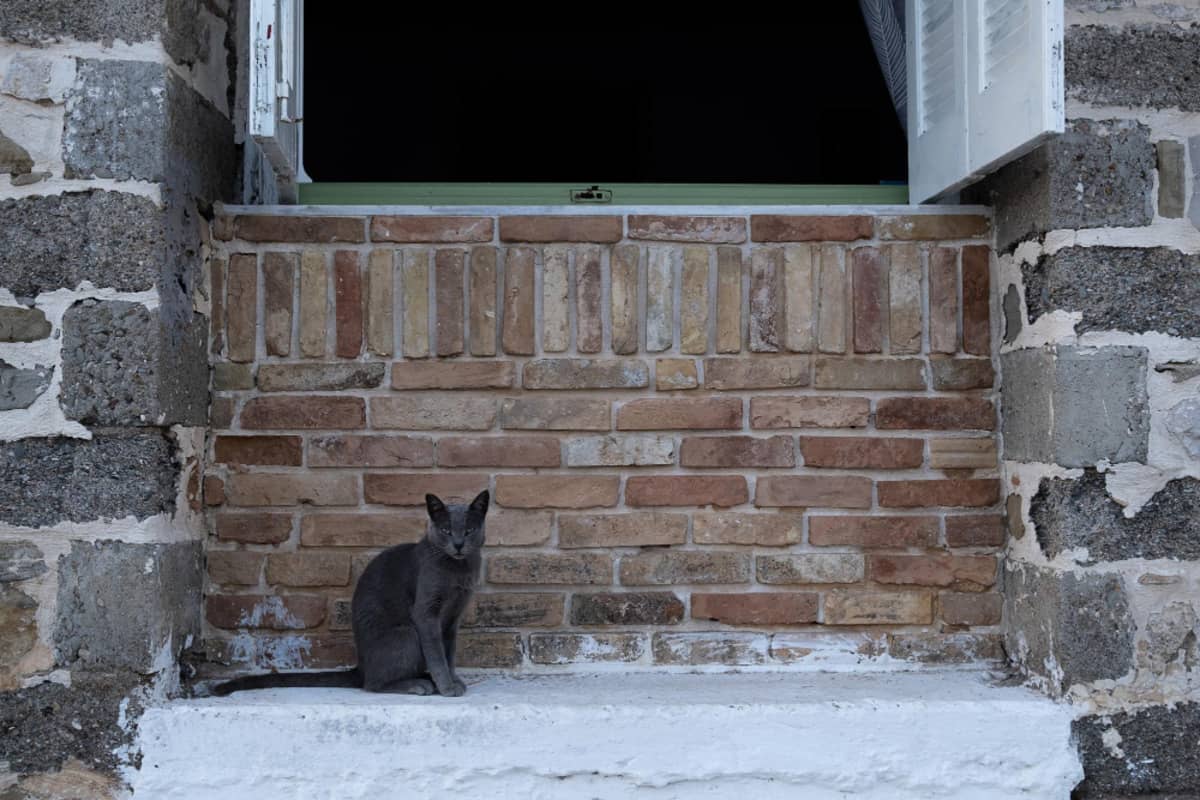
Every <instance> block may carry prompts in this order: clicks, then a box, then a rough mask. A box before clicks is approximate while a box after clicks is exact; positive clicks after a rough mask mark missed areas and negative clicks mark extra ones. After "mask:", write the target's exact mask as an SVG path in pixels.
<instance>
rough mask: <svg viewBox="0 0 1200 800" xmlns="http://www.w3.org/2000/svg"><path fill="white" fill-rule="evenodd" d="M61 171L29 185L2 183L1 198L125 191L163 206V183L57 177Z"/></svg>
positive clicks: (0, 187)
mask: <svg viewBox="0 0 1200 800" xmlns="http://www.w3.org/2000/svg"><path fill="white" fill-rule="evenodd" d="M56 175H61V172H60V173H52V174H51V176H50V177H49V178H47V179H45V180H42V181H38V182H37V183H31V184H29V185H28V186H13V185H11V183H10V184H3V183H0V200H8V199H12V198H18V199H19V198H22V197H35V196H38V197H45V196H48V195H55V194H67V193H68V192H91V191H106V192H124V193H126V194H133V195H137V196H138V197H145V198H147V199H149V200H151V201H153V202H154V204H155V205H157V206H159V207H160V208H161V207H162V204H163V200H162V184H158V183H150V182H149V181H118V180H113V179H111V178H95V179H89V180H82V179H75V178H62V177H56Z"/></svg>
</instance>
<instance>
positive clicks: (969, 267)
mask: <svg viewBox="0 0 1200 800" xmlns="http://www.w3.org/2000/svg"><path fill="white" fill-rule="evenodd" d="M990 256H991V249H990V248H988V247H987V245H982V244H975V245H968V246H966V247H964V248H963V249H962V306H963V321H962V326H963V331H962V334H963V350H965V351H966V352H968V353H971V354H972V355H976V356H986V355H990V354H991V352H992V331H991V320H990V315H989V312H988V303H989V301H990V289H989V285H990V282H989V279H988V275H989V272H990V266H989V260H990Z"/></svg>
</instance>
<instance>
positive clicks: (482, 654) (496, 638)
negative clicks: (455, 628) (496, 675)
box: [455, 631, 524, 669]
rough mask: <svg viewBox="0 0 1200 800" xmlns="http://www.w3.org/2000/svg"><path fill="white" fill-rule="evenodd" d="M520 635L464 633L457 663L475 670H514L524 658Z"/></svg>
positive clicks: (459, 638)
mask: <svg viewBox="0 0 1200 800" xmlns="http://www.w3.org/2000/svg"><path fill="white" fill-rule="evenodd" d="M523 653H524V648H523V647H522V646H521V634H519V633H479V632H475V631H471V632H466V633H462V634H460V635H459V637H458V651H457V654H456V656H455V662H456V664H457V666H459V667H467V668H469V669H470V668H474V669H512V668H513V667H516V666H519V665H520V664H521V661H522V660H523V658H524V656H523Z"/></svg>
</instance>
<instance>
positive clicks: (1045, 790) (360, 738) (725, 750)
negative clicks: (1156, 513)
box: [125, 671, 1082, 800]
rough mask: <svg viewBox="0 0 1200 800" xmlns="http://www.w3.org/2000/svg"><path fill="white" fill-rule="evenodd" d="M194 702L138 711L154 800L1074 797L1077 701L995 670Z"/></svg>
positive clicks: (282, 693)
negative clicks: (1061, 701)
mask: <svg viewBox="0 0 1200 800" xmlns="http://www.w3.org/2000/svg"><path fill="white" fill-rule="evenodd" d="M468 680H469V683H470V684H471V688H470V690H469V691H468V693H467V694H466V695H465V696H464V697H461V698H455V699H448V698H442V697H427V698H422V697H408V696H395V695H373V694H368V693H365V692H361V691H357V690H337V689H326V690H322V689H311V690H272V691H260V692H247V693H240V694H237V695H234V696H232V697H229V698H220V699H217V698H213V699H200V700H188V701H176V702H173V703H169V704H166V705H163V706H159V707H153V708H150V709H148V710H147V711H146V713H145V714H144V715H143V716H142V717H141V719H140V720H139V722H138V745H139V746H140V748H141V751H142V761H141V765H142V768H141V770H135V769H133V768H132V767H129V768H127V771H126V774H125V777H126V778H127V780H128V781H129V783H130V784H131V786H132V788H133V791H134V794H135V796H138V797H141V796H143V795H144V796H147V797H155V798H188V800H204V799H205V798H221V799H222V800H237V798H254V799H255V800H257V799H258V798H262V797H306V798H314V799H316V798H345V799H346V800H353V799H354V798H375V797H385V796H395V795H397V792H400V793H401V794H402V795H403V796H404V797H406V798H412V799H413V800H417V799H419V798H426V797H439V798H441V797H445V796H447V795H456V796H469V797H505V798H508V797H533V798H550V797H553V798H589V799H590V798H600V799H603V800H608V799H610V798H629V797H657V798H679V799H681V800H682V799H683V798H693V797H709V798H711V797H735V796H747V797H755V798H763V800H775V799H776V798H795V797H804V798H814V799H815V800H823V799H824V798H830V799H832V798H844V797H847V796H854V797H861V798H867V799H870V798H888V799H889V800H900V799H902V798H918V797H920V798H930V797H971V798H1001V797H1004V798H1007V797H1012V796H1015V795H1018V794H1021V795H1026V796H1031V797H1064V798H1065V797H1066V796H1067V795H1068V794H1069V792H1070V790H1071V788H1072V787H1073V786H1074V785H1075V783H1076V782H1077V781H1078V780H1079V779H1080V778H1081V777H1082V770H1081V768H1080V766H1079V763H1078V760H1077V758H1078V757H1077V755H1076V753H1075V748H1074V746H1073V745H1072V744H1071V741H1070V721H1071V717H1072V713H1071V710H1070V709H1069V708H1067V707H1064V706H1062V705H1056V704H1055V703H1053V702H1051V701H1050V700H1047V699H1045V698H1043V697H1039V696H1037V695H1036V694H1034V693H1032V692H1030V691H1028V690H1027V689H1024V688H1020V687H1000V686H996V685H992V684H990V683H989V682H988V680H987V679H986V677H985V676H984V675H982V674H980V673H963V672H957V673H951V672H937V671H929V672H924V673H912V674H905V675H883V676H880V675H874V676H866V675H835V674H814V675H806V676H803V677H801V676H795V675H791V676H785V675H777V674H776V675H721V676H701V675H661V674H654V675H652V674H624V675H610V676H595V675H593V676H576V677H559V678H547V677H539V678H533V679H529V678H525V679H520V678H498V677H487V678H482V679H481V678H480V677H479V676H471V677H470V678H469V679H468Z"/></svg>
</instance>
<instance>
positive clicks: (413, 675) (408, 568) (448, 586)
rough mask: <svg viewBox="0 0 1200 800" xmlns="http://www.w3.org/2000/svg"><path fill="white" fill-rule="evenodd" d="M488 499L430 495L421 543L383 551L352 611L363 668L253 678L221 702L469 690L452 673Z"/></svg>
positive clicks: (231, 685) (231, 687)
mask: <svg viewBox="0 0 1200 800" xmlns="http://www.w3.org/2000/svg"><path fill="white" fill-rule="evenodd" d="M488 499H489V498H488V493H487V492H480V493H479V496H478V497H476V498H475V499H474V500H472V501H471V504H470V505H467V506H464V505H451V506H446V505H445V504H444V503H442V501H441V500H439V499H438V498H437V497H435V496H434V495H431V494H427V495H425V508H426V509H427V510H428V512H429V518H430V519H431V520H432V521H433V525H432V526H430V529H429V533H428V534H427V535H426V536H425V538H424V539H422V540H421V541H419V542H417V543H416V544H401V545H396V546H395V547H390V548H388V549H387V550H384V551H383V552H382V553H380V554H379V555H377V556H376V557H375V558H373V559H372V560H371V563H370V564H368V565H367V568H366V569H365V570H364V571H363V574H362V577H361V578H359V580H358V587H357V588H356V589H355V590H354V599H353V601H352V605H351V612H352V615H353V618H354V644H355V646H356V647H357V648H358V666H357V667H355V668H354V669H350V670H334V671H330V672H306V673H291V674H270V675H250V676H247V677H244V678H236V679H234V680H231V681H226V682H225V683H222V684H219V685H217V686H216V687H214V688H213V693H214V694H217V695H227V694H229V693H230V692H236V691H241V690H244V689H267V688H273V687H279V686H357V687H360V688H363V689H366V690H367V691H368V692H392V693H397V694H432V693H433V692H434V691H435V690H436V691H437V692H438V693H439V694H443V695H447V696H449V697H458V696H459V695H461V694H462V693H463V692H465V691H466V690H467V687H466V685H465V684H464V683H463V682H462V680H461V679H459V677H458V675H456V674H455V672H454V643H455V640H456V638H457V636H458V623H459V620H460V619H461V617H462V613H463V609H465V608H466V606H467V602H468V601H469V600H470V599H471V593H472V592H473V591H474V589H475V584H476V583H477V582H478V580H479V568H480V563H481V556H480V552H479V551H480V550H481V549H482V548H483V520H484V517H485V516H486V515H487V510H488Z"/></svg>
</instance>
